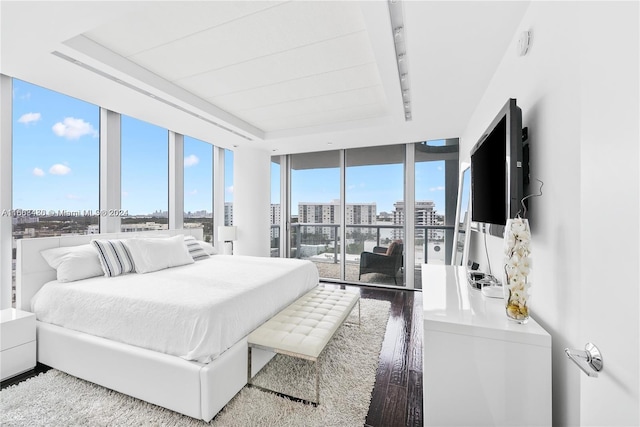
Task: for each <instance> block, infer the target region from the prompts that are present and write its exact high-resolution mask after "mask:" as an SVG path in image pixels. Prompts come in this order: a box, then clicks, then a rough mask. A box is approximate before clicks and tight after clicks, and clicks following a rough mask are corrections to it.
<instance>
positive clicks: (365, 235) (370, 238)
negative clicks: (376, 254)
mask: <svg viewBox="0 0 640 427" xmlns="http://www.w3.org/2000/svg"><path fill="white" fill-rule="evenodd" d="M345 227H346V234H347V236H346V238H347V241H346V245H347V246H346V255H347V256H346V259H345V263H347V264H348V263H359V256H360V253H362V252H364V251H371V250H373V247H374V246H386V245H388V244H389V243H391V242H392V241H393V240H398V239H399V240H405V239H404V226H403V225H393V224H389V225H386V224H385V225H383V224H375V225H370V224H348V225H346V226H345ZM339 228H340V224H326V223H295V224H291V246H290V247H291V254H290V256H291V257H292V258H301V259H311V260H313V261H316V262H332V263H334V264H337V263H338V262H339V260H340V230H339ZM453 231H454V227H453V226H445V225H416V226H415V234H416V236H415V237H416V238H415V245H416V246H415V252H416V260H415V262H416V265H418V266H419V265H421V264H422V263H429V262H432V261H439V262H442V263H443V264H444V263H445V260H447V259H448V254H447V252H449V253H450V251H446V250H445V247H447V244H446V243H447V242H453ZM425 236H426V237H427V238H425ZM280 238H281V232H280V226H279V225H272V226H271V256H275V257H277V256H280V250H279V246H280V245H279V241H280ZM449 246H450V245H449ZM430 249H431V251H430ZM430 252H431V255H430ZM434 252H435V253H434ZM430 258H435V259H430Z"/></svg>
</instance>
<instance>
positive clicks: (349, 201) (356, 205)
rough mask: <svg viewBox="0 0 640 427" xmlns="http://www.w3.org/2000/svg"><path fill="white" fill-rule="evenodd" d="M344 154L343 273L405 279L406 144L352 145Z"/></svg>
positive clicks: (354, 278) (384, 280) (359, 278)
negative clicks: (359, 146) (344, 236)
mask: <svg viewBox="0 0 640 427" xmlns="http://www.w3.org/2000/svg"><path fill="white" fill-rule="evenodd" d="M345 155H346V162H345V163H346V174H345V178H346V179H345V193H346V199H345V200H346V203H345V208H346V211H347V212H346V213H347V215H346V222H345V228H346V230H345V231H346V240H345V247H346V256H345V272H346V277H345V279H346V280H347V281H350V282H361V283H375V284H384V285H403V284H404V268H403V252H404V251H403V248H404V221H405V215H404V158H405V146H404V145H388V146H381V147H367V148H354V149H350V150H347V151H346V154H345ZM393 242H395V244H393V245H392V243H393ZM393 251H395V253H393V254H392V253H391V252H393Z"/></svg>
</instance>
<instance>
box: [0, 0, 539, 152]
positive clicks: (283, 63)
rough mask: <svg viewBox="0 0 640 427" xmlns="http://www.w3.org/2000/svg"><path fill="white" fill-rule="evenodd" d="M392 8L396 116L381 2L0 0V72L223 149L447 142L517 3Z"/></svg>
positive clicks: (512, 24) (506, 38)
mask: <svg viewBox="0 0 640 427" xmlns="http://www.w3.org/2000/svg"><path fill="white" fill-rule="evenodd" d="M400 4H401V7H402V9H403V14H402V15H403V17H404V39H405V46H406V60H407V61H408V70H409V73H408V78H409V79H410V80H409V81H410V88H411V89H410V91H411V108H412V117H413V119H412V120H409V121H405V116H404V108H405V107H404V104H403V97H402V93H401V89H400V82H399V76H398V67H397V63H396V52H395V49H394V35H393V31H392V24H391V21H390V16H389V7H388V6H389V5H388V4H387V2H386V1H335V2H331V1H194V2H185V1H142V2H127V1H122V2H94V1H91V2H89V1H87V2H56V1H46V2H30V1H16V2H11V1H2V2H1V3H0V24H1V26H0V28H1V33H0V37H1V39H0V43H1V51H0V52H1V55H0V72H1V73H2V74H6V75H9V76H12V77H16V78H20V79H22V80H25V81H28V82H31V83H34V84H38V85H41V86H44V87H47V88H50V89H53V90H57V91H59V92H62V93H65V94H68V95H71V96H75V97H78V98H81V99H84V100H86V101H89V102H92V103H95V104H97V105H100V106H103V107H105V108H108V109H110V110H113V111H117V112H120V113H123V114H127V115H131V116H134V117H137V118H139V119H142V120H146V121H149V122H152V123H154V124H157V125H160V126H163V127H166V128H169V129H171V130H174V131H176V132H180V133H184V134H186V135H189V136H192V137H195V138H199V139H203V140H206V141H209V142H212V143H214V144H216V145H219V146H223V147H225V148H233V147H238V146H248V147H252V148H258V149H264V150H270V151H272V152H274V153H278V154H284V153H293V152H309V151H319V150H326V149H336V148H346V147H359V146H370V145H384V144H394V143H404V142H414V141H423V140H430V139H439V138H448V137H456V136H458V135H460V134H461V133H462V132H463V131H464V129H465V127H466V124H467V122H468V119H469V118H470V116H471V114H472V113H473V111H474V109H475V107H476V105H477V104H478V102H479V101H480V98H481V97H482V95H483V93H484V90H485V88H486V87H487V86H488V84H489V82H490V80H491V78H492V76H493V74H494V71H495V69H496V68H497V66H498V64H499V62H500V61H501V59H502V58H503V56H504V55H505V54H506V53H508V52H507V49H508V48H509V47H510V44H511V41H512V39H513V35H514V32H515V30H516V28H517V26H518V24H519V23H520V21H521V19H522V16H523V14H524V12H525V11H526V9H527V7H528V2H518V1H515V2H514V1H507V2H496V1H469V2H460V1H447V2H436V1H400ZM514 54H515V51H514Z"/></svg>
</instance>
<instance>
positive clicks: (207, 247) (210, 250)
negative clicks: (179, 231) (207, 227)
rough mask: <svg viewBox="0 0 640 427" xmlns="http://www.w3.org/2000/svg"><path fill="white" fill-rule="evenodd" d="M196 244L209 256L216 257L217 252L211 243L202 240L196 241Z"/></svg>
mask: <svg viewBox="0 0 640 427" xmlns="http://www.w3.org/2000/svg"><path fill="white" fill-rule="evenodd" d="M198 243H200V247H201V248H202V249H204V251H205V252H206V253H208V254H209V255H218V251H217V250H216V248H214V247H213V245H212V244H211V243H207V242H203V241H202V240H198Z"/></svg>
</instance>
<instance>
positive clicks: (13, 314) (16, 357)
mask: <svg viewBox="0 0 640 427" xmlns="http://www.w3.org/2000/svg"><path fill="white" fill-rule="evenodd" d="M0 313H1V318H0V337H1V338H0V376H1V377H2V378H1V380H3V381H4V380H5V379H7V378H10V377H13V376H16V375H18V374H21V373H23V372H26V371H28V370H30V369H33V368H34V367H35V366H36V315H35V314H33V313H29V312H27V311H22V310H16V309H14V308H7V309H4V310H1V311H0Z"/></svg>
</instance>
